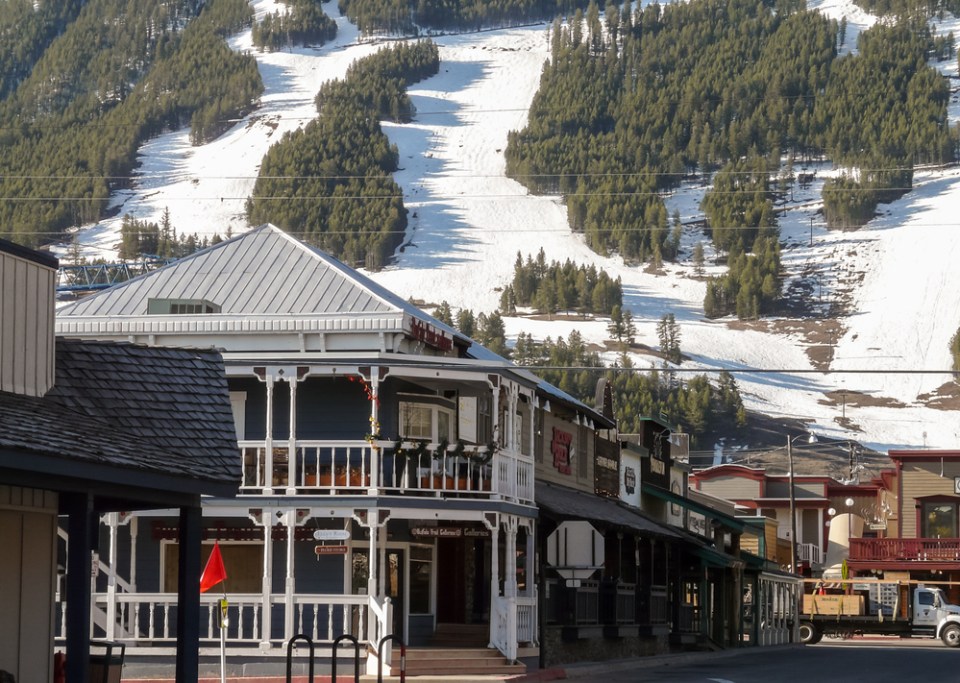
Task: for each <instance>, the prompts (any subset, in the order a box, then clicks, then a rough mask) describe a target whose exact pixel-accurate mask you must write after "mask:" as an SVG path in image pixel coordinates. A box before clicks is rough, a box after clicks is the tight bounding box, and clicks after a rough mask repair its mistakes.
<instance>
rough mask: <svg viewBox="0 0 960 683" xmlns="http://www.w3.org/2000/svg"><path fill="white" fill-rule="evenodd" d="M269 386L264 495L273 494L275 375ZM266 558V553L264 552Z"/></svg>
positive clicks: (268, 383)
mask: <svg viewBox="0 0 960 683" xmlns="http://www.w3.org/2000/svg"><path fill="white" fill-rule="evenodd" d="M264 381H265V382H266V384H267V415H266V431H267V433H266V434H265V435H264V436H265V438H264V442H263V448H264V453H263V486H264V493H268V494H269V493H273V375H267V376H266V377H265V378H264ZM264 557H266V552H264Z"/></svg>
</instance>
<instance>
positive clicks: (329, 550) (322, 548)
mask: <svg viewBox="0 0 960 683" xmlns="http://www.w3.org/2000/svg"><path fill="white" fill-rule="evenodd" d="M313 552H314V553H316V555H317V557H319V556H320V555H346V554H347V546H345V545H316V546H314V547H313Z"/></svg>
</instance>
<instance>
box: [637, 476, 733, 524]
mask: <svg viewBox="0 0 960 683" xmlns="http://www.w3.org/2000/svg"><path fill="white" fill-rule="evenodd" d="M640 490H641V491H643V493H645V494H649V495H651V496H653V497H654V498H659V499H660V500H665V501H667V502H668V503H674V504H676V505H681V506H683V507H685V508H686V509H687V510H690V511H691V512H696V513H697V514H700V515H703V516H704V517H710V518H712V519H716V520H718V521H720V522H721V523H722V524H723V526H725V527H727V528H728V529H732V530H734V531H737V532H740V533H743V531H744V529H746V526H747V525H746V524H745V523H744V522H742V521H740V520H739V519H737V518H736V517H731V516H730V515H728V514H726V513H723V512H720V511H719V510H715V509H714V508H712V507H709V506H707V505H704V504H703V503H698V502H696V501H694V500H690V499H689V498H684V497H683V496H678V495H677V494H676V493H674V492H673V491H666V490H664V489H660V488H657V487H655V486H650V485H649V484H643V483H641V484H640Z"/></svg>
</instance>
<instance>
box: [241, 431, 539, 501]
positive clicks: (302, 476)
mask: <svg viewBox="0 0 960 683" xmlns="http://www.w3.org/2000/svg"><path fill="white" fill-rule="evenodd" d="M239 446H240V450H241V453H242V457H243V481H242V483H241V487H240V493H241V494H244V495H309V496H322V495H366V494H367V493H368V492H369V491H371V490H375V491H377V492H378V493H379V494H380V495H425V496H434V497H440V496H452V497H473V498H476V497H491V498H497V499H506V500H511V501H516V502H520V503H525V504H533V480H534V466H533V459H532V458H530V457H528V456H522V455H519V454H516V453H514V452H512V451H510V450H508V449H503V448H499V449H496V450H495V451H494V452H493V453H490V452H489V449H488V447H487V446H473V445H445V446H444V445H441V444H432V443H422V442H413V441H404V442H401V443H400V447H399V454H398V448H397V444H396V443H395V442H390V441H373V442H368V441H363V440H360V441H296V442H295V445H294V446H293V449H292V452H293V454H294V457H293V458H291V457H290V453H291V447H290V444H289V442H288V441H283V442H278V441H274V442H272V443H270V444H268V443H267V442H265V441H241V442H240V443H239ZM291 482H292V483H291Z"/></svg>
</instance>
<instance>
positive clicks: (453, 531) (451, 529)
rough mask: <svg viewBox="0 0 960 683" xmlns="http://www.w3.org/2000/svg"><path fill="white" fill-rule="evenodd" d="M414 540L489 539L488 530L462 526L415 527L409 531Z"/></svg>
mask: <svg viewBox="0 0 960 683" xmlns="http://www.w3.org/2000/svg"><path fill="white" fill-rule="evenodd" d="M410 535H411V536H413V537H414V538H489V537H490V530H489V529H483V528H479V527H463V526H415V527H413V528H412V529H410Z"/></svg>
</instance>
